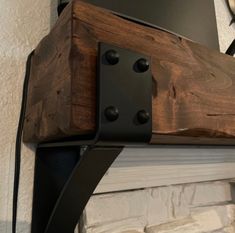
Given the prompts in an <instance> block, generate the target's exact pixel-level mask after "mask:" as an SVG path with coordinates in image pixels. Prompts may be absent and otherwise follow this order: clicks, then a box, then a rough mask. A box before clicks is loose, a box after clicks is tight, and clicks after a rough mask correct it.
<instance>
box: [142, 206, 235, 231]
mask: <svg viewBox="0 0 235 233" xmlns="http://www.w3.org/2000/svg"><path fill="white" fill-rule="evenodd" d="M234 210H235V206H234V205H224V206H211V207H202V208H197V209H196V210H194V211H193V212H192V214H191V217H187V218H185V219H180V220H177V221H174V222H170V223H166V224H161V225H158V226H155V227H147V229H146V233H205V232H206V233H223V232H225V233H226V232H228V233H234V232H235V231H234V226H233V222H234V220H235V215H234Z"/></svg>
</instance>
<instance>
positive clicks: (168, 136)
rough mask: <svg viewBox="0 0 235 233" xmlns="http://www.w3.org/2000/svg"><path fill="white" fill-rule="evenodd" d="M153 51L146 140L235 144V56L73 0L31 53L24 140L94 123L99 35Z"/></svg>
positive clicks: (79, 130) (84, 129) (83, 130)
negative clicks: (150, 113) (148, 137)
mask: <svg viewBox="0 0 235 233" xmlns="http://www.w3.org/2000/svg"><path fill="white" fill-rule="evenodd" d="M99 42H105V43H109V44H113V45H115V46H119V47H122V48H127V49H130V50H133V51H136V52H139V53H142V54H146V55H148V56H151V66H152V74H153V92H152V96H153V102H152V109H153V137H152V141H151V143H153V144H155V143H160V144H165V143H167V144H168V143H172V144H178V143H180V144H235V59H234V58H232V57H229V56H227V55H224V54H221V53H219V52H216V51H213V50H210V49H208V48H206V47H203V46H201V45H198V44H196V43H194V42H191V41H188V40H186V39H183V38H179V37H177V36H175V35H172V34H170V33H167V32H164V31H160V30H156V29H153V28H148V27H144V26H142V25H139V24H136V23H133V22H130V21H128V20H125V19H122V18H119V17H118V16H115V15H113V14H112V13H111V12H109V11H108V10H104V9H102V8H98V7H95V6H93V5H90V4H87V3H85V2H83V1H80V0H74V1H73V2H72V3H70V4H69V6H68V7H67V9H66V10H65V11H64V12H63V14H62V15H61V17H60V19H59V20H58V22H57V24H56V25H55V27H54V29H53V30H52V31H51V33H50V34H49V35H48V36H47V37H46V38H45V39H43V40H42V41H41V43H40V44H39V46H38V47H37V48H36V51H35V55H34V57H33V60H32V71H31V77H30V89H29V101H28V104H27V117H26V121H25V128H24V141H25V142H39V141H40V142H41V141H47V140H51V139H59V138H63V137H67V136H72V135H85V134H86V135H87V134H91V133H92V132H94V131H95V126H96V125H95V111H96V109H95V106H96V99H95V87H96V59H97V49H98V43H99Z"/></svg>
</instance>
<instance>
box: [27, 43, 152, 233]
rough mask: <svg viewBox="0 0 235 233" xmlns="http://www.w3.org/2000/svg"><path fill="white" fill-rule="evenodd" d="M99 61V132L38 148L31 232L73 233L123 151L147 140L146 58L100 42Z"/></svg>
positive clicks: (149, 104)
mask: <svg viewBox="0 0 235 233" xmlns="http://www.w3.org/2000/svg"><path fill="white" fill-rule="evenodd" d="M97 63H98V70H97V81H98V83H97V100H98V101H97V126H98V127H97V134H96V136H95V138H94V139H93V140H83V139H79V140H75V141H71V140H69V141H68V142H66V141H65V142H58V143H50V144H45V145H44V146H41V147H40V146H39V147H38V149H37V152H36V163H35V178H34V197H33V216H32V231H31V232H32V233H73V232H74V228H75V226H76V224H77V223H78V221H79V218H80V216H81V214H82V212H83V210H84V208H85V206H86V204H87V202H88V201H89V199H90V197H91V195H92V194H93V192H94V190H95V188H96V187H97V185H98V183H99V182H100V180H101V179H102V177H103V176H104V174H105V173H106V171H107V170H108V169H109V167H110V166H111V164H112V163H113V161H114V160H115V159H116V158H117V156H118V155H119V154H120V153H121V151H122V149H123V147H124V146H125V145H127V144H139V143H147V142H149V141H150V139H151V135H152V76H151V67H150V63H151V61H150V58H149V57H147V56H145V55H142V54H138V53H136V52H132V51H129V50H127V49H122V48H118V47H116V46H112V45H107V44H104V43H101V44H100V45H99V55H98V60H97ZM63 146H66V147H63Z"/></svg>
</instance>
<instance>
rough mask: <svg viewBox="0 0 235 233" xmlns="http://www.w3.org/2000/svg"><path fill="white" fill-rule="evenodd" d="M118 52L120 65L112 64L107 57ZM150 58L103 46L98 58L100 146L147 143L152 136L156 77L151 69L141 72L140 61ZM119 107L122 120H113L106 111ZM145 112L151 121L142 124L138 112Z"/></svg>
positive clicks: (100, 47)
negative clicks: (153, 91)
mask: <svg viewBox="0 0 235 233" xmlns="http://www.w3.org/2000/svg"><path fill="white" fill-rule="evenodd" d="M109 51H113V52H114V51H115V52H116V53H117V54H118V62H117V64H110V63H109V62H108V61H107V56H106V54H107V53H108V52H109ZM140 59H144V60H145V61H147V62H148V63H149V65H150V63H151V62H150V61H151V60H150V57H148V56H145V55H142V54H139V53H136V52H133V51H130V50H127V49H123V48H118V47H116V46H112V45H108V44H104V43H100V45H99V59H98V68H99V70H98V77H97V78H98V83H97V101H98V122H97V125H98V126H99V128H98V130H97V132H98V135H97V138H98V140H99V143H102V144H105V143H107V142H112V143H115V144H116V143H120V144H124V145H125V144H126V143H138V142H139V143H140V142H141V143H144V142H149V141H150V139H151V135H152V74H151V67H149V68H148V69H147V70H146V71H144V72H141V71H140V70H139V69H138V67H137V61H139V60H140ZM110 106H111V107H115V108H116V109H117V110H118V113H119V117H118V119H117V120H115V121H110V120H109V119H107V116H106V114H105V113H106V109H107V108H109V107H110ZM140 111H145V112H146V113H147V114H148V116H149V119H148V121H147V122H145V123H140V122H139V120H138V113H139V112H140Z"/></svg>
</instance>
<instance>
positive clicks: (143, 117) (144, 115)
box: [137, 110, 150, 124]
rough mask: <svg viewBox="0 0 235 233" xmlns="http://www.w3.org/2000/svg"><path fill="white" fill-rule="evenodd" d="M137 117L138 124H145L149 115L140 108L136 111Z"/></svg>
mask: <svg viewBox="0 0 235 233" xmlns="http://www.w3.org/2000/svg"><path fill="white" fill-rule="evenodd" d="M137 119H138V122H139V123H140V124H146V123H147V122H148V121H149V120H150V115H149V113H148V112H147V111H145V110H141V111H139V112H138V113H137Z"/></svg>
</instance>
